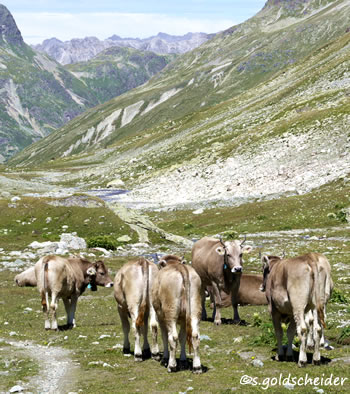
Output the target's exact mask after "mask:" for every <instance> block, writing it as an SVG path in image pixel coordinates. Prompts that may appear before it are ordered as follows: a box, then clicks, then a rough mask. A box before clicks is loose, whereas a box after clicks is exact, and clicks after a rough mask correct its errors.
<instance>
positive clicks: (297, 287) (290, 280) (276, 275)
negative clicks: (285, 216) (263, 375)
mask: <svg viewBox="0 0 350 394" xmlns="http://www.w3.org/2000/svg"><path fill="white" fill-rule="evenodd" d="M317 260H318V255H317V254H316V253H309V254H306V255H303V256H299V257H295V258H289V259H281V258H280V257H276V256H263V258H262V261H263V273H264V282H263V286H262V290H263V291H266V297H267V301H268V304H269V311H270V314H271V317H272V322H273V325H274V328H275V334H276V338H277V345H278V360H284V358H285V357H284V350H283V346H282V338H283V330H282V326H281V322H282V321H289V327H288V330H287V336H288V348H287V360H288V359H290V360H292V359H293V349H292V344H293V339H294V335H295V332H297V334H298V337H299V339H300V353H299V360H298V365H299V366H300V367H302V366H305V365H306V363H307V356H306V340H307V334H308V329H310V327H308V325H307V324H306V321H305V315H306V314H307V313H308V312H309V311H311V312H312V314H313V317H314V322H313V340H314V354H313V360H312V361H313V364H320V360H321V355H320V333H321V325H323V326H324V325H325V322H324V307H325V304H324V298H323V297H322V292H321V291H320V287H321V282H320V280H319V272H318V267H317Z"/></svg>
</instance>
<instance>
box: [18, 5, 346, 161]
mask: <svg viewBox="0 0 350 394" xmlns="http://www.w3.org/2000/svg"><path fill="white" fill-rule="evenodd" d="M349 10H350V1H349V0H337V1H336V0H333V1H332V0H328V1H326V0H322V1H320V0H304V1H300V0H292V1H284V0H283V1H282V0H281V1H277V0H274V1H271V0H269V1H268V2H267V3H266V5H265V7H264V8H263V9H262V10H261V11H260V12H259V13H258V14H257V15H256V16H255V17H253V18H251V19H250V20H248V21H247V22H245V23H243V24H241V25H238V26H234V27H233V28H231V29H229V30H227V31H225V32H223V33H221V34H218V35H216V36H215V37H214V38H213V39H212V40H210V41H208V42H206V43H204V44H203V45H202V46H201V47H199V48H197V49H195V50H194V51H192V52H190V53H187V54H184V55H182V56H181V57H180V58H178V59H177V60H176V61H175V62H173V63H172V64H171V65H169V66H168V67H166V69H164V70H163V71H162V72H161V73H160V74H158V75H157V76H155V77H153V78H152V79H151V80H150V81H149V82H148V83H146V84H145V85H143V86H141V87H138V88H136V89H134V90H132V91H130V92H127V93H126V94H124V95H122V96H120V97H118V98H115V99H113V100H111V101H110V102H108V103H106V104H104V105H102V106H100V107H98V109H97V111H95V110H94V111H88V112H87V113H85V114H84V115H82V116H81V117H79V118H77V119H76V120H74V121H72V122H70V123H69V124H68V125H66V126H65V127H64V128H62V129H61V130H59V131H57V132H55V133H53V134H52V135H50V136H49V137H48V138H47V139H45V140H43V141H42V142H39V143H37V144H35V145H33V146H32V147H30V148H28V149H26V150H25V151H24V152H23V153H22V154H20V155H19V156H17V157H16V158H15V159H14V160H13V163H16V164H18V163H21V164H22V165H25V164H38V163H40V162H43V161H45V160H47V159H48V158H49V155H48V154H47V152H48V151H50V152H55V157H56V158H57V157H66V156H69V155H71V154H77V153H82V152H90V151H93V150H96V149H99V148H108V147H111V146H112V145H113V144H115V143H121V142H122V141H127V140H128V139H129V141H131V137H133V136H135V138H138V137H136V136H137V134H139V133H140V132H142V131H143V130H146V129H148V130H151V129H152V130H153V129H155V128H156V127H158V126H159V125H161V124H162V123H164V122H168V123H167V125H168V126H167V127H169V128H172V126H171V125H172V122H171V121H175V120H177V119H181V118H183V117H185V116H187V115H189V114H191V113H195V112H198V111H200V113H201V111H203V110H205V109H209V108H212V107H213V108H214V106H215V105H217V104H219V103H222V102H225V101H226V100H229V99H231V98H232V97H238V98H240V97H243V96H244V92H247V91H249V89H254V88H255V87H257V86H259V84H262V83H264V82H266V81H268V80H271V78H273V77H274V76H277V75H279V74H280V73H281V71H283V70H285V69H288V67H290V66H291V65H293V64H297V63H298V62H301V63H302V62H303V59H306V58H307V56H308V55H309V54H310V53H312V52H314V51H317V49H318V48H321V47H322V46H323V45H324V44H325V43H327V42H329V41H330V40H332V39H336V38H337V37H341V36H342V35H343V34H344V33H345V32H346V29H347V28H348V27H349V22H348V20H349V18H348V17H349ZM262 86H263V85H262ZM242 95H243V96H242ZM215 111H216V110H215ZM209 112H210V111H209ZM185 119H187V118H183V120H182V121H183V122H185ZM175 123H176V124H177V125H179V123H178V122H175ZM172 129H173V133H174V135H176V133H181V132H182V126H178V127H177V128H176V129H174V128H172ZM89 154H90V155H91V153H89ZM98 156H99V157H101V152H100V153H99V155H98ZM50 157H51V156H50Z"/></svg>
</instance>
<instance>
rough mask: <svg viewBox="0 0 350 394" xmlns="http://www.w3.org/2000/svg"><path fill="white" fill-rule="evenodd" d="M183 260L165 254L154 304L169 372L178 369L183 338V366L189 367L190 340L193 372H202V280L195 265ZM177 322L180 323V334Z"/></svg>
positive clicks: (181, 360) (155, 291)
mask: <svg viewBox="0 0 350 394" xmlns="http://www.w3.org/2000/svg"><path fill="white" fill-rule="evenodd" d="M181 262H182V259H180V258H179V257H177V256H173V255H168V256H164V257H162V260H161V261H160V262H159V265H160V267H163V268H161V269H160V271H159V274H158V276H157V279H156V281H155V284H154V285H153V289H152V298H153V305H154V309H155V310H156V313H157V317H158V321H159V325H160V328H161V331H162V339H163V347H164V353H163V362H164V363H165V364H166V363H167V364H168V372H175V371H176V347H177V344H178V339H180V344H181V355H180V367H183V366H185V365H186V364H187V359H186V339H187V343H188V345H189V348H190V350H191V347H193V354H194V356H193V369H192V371H193V372H194V373H201V372H202V367H201V362H200V358H199V342H200V339H199V321H200V315H201V297H200V289H201V280H200V277H199V276H198V274H197V273H196V271H195V270H194V269H193V268H192V267H190V266H188V265H183V264H181ZM176 323H179V324H180V332H179V335H178V333H177V329H176ZM168 342H169V345H170V354H169V350H168ZM168 360H169V361H168Z"/></svg>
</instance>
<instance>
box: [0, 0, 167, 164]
mask: <svg viewBox="0 0 350 394" xmlns="http://www.w3.org/2000/svg"><path fill="white" fill-rule="evenodd" d="M0 22H1V25H0V26H1V27H0V33H1V34H0V103H1V106H0V163H1V162H3V161H5V160H6V159H8V158H9V157H11V156H12V155H14V154H16V153H18V152H19V151H21V150H22V149H23V148H24V147H26V146H28V145H30V144H31V143H33V142H35V141H37V140H39V139H41V138H42V137H44V136H46V135H48V134H49V133H51V132H52V131H53V130H56V129H58V128H60V127H61V126H63V125H64V124H65V123H67V122H68V121H70V120H71V119H73V118H75V117H76V116H77V115H79V114H81V113H82V112H84V111H86V110H87V109H89V108H91V107H94V106H96V105H97V104H101V103H104V102H105V101H107V100H110V99H111V98H112V97H115V96H116V95H119V94H121V93H124V92H125V91H127V90H129V89H132V88H134V87H136V86H138V85H141V84H143V83H145V82H146V81H147V80H148V79H149V78H151V77H152V76H153V75H154V74H156V73H157V72H159V71H160V70H161V69H162V68H163V67H165V66H166V65H167V63H169V61H170V60H172V59H173V57H174V56H172V55H167V56H162V55H156V54H154V53H149V52H141V51H137V50H134V49H127V48H117V47H113V48H110V49H109V50H106V51H105V52H103V53H101V54H100V56H98V57H97V58H96V59H94V60H93V61H91V62H85V63H84V64H76V65H75V66H74V67H72V68H71V69H69V68H64V67H63V66H61V65H60V64H59V63H57V62H56V61H55V60H53V59H51V58H49V57H48V56H47V55H46V54H43V53H39V52H35V51H34V50H33V49H32V48H31V47H30V46H28V45H26V44H25V42H24V41H23V38H22V35H21V33H20V31H19V29H18V27H17V25H16V22H15V21H14V19H13V17H12V15H11V14H10V12H9V11H8V9H7V8H6V7H4V6H2V5H0Z"/></svg>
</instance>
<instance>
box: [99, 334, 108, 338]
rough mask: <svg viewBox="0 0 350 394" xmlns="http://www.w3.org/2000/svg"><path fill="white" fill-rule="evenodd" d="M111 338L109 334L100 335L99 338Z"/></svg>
mask: <svg viewBox="0 0 350 394" xmlns="http://www.w3.org/2000/svg"><path fill="white" fill-rule="evenodd" d="M110 337H111V336H110V335H108V334H103V335H100V337H99V338H98V339H103V338H110Z"/></svg>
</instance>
